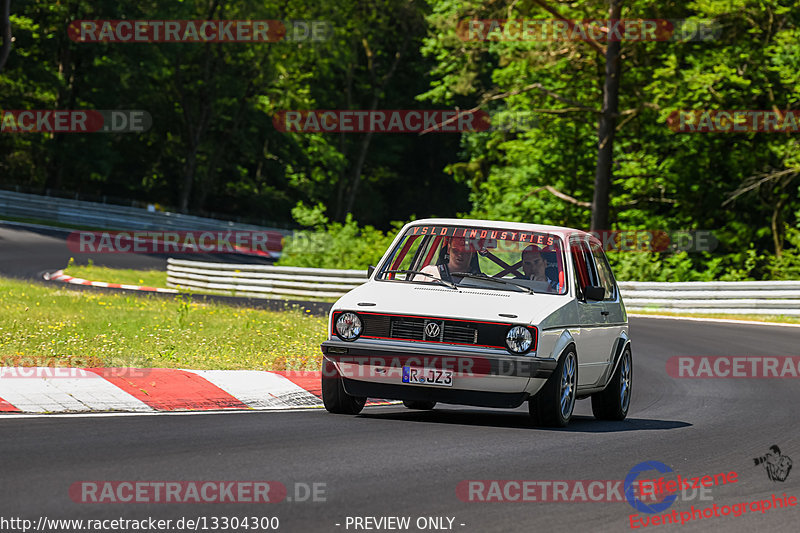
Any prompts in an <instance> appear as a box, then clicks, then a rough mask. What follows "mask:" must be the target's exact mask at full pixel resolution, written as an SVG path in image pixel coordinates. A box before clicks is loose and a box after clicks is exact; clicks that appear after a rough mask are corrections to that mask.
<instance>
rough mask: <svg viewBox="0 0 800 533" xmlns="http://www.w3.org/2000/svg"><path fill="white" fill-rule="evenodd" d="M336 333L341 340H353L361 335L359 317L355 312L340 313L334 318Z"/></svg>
mask: <svg viewBox="0 0 800 533" xmlns="http://www.w3.org/2000/svg"><path fill="white" fill-rule="evenodd" d="M336 334H337V335H338V336H339V338H340V339H342V340H343V341H354V340H356V339H357V338H358V336H359V335H361V319H360V318H358V315H357V314H355V313H342V314H341V315H339V318H337V319H336Z"/></svg>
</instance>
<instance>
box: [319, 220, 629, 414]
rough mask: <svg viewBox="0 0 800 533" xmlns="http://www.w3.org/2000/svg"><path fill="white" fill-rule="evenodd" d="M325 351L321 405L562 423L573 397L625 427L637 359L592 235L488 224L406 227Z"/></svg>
mask: <svg viewBox="0 0 800 533" xmlns="http://www.w3.org/2000/svg"><path fill="white" fill-rule="evenodd" d="M329 328H330V329H329V336H328V340H326V341H325V342H323V343H322V353H323V368H322V397H323V402H324V404H325V407H326V409H327V410H328V411H330V412H331V413H343V414H357V413H359V412H360V411H361V409H362V408H363V407H364V404H365V402H366V398H367V397H374V398H386V399H395V400H402V401H403V403H404V404H405V405H406V406H407V407H409V408H411V409H433V408H434V406H435V405H436V403H437V402H441V403H448V404H462V405H474V406H483V407H503V408H516V407H519V406H520V405H522V403H523V402H525V401H528V405H529V411H530V414H531V416H532V417H533V419H534V421H535V422H536V423H537V424H540V425H546V426H565V425H567V424H568V423H569V421H570V418H571V417H572V413H573V409H574V407H575V401H576V400H578V399H581V398H589V397H590V398H591V399H592V412H593V413H594V415H595V417H596V418H600V419H606V420H622V419H624V418H625V417H626V416H627V414H628V408H629V406H630V399H631V384H632V377H633V361H632V357H631V347H630V339H629V336H628V318H627V315H626V313H625V306H624V305H623V303H622V298H621V296H620V293H619V289H618V287H617V284H616V282H615V280H614V276H613V274H612V272H611V268H610V267H609V264H608V260H607V259H606V257H605V254H604V253H603V249H602V246H601V243H600V242H599V241H598V240H597V239H596V238H595V237H593V236H591V235H590V234H588V233H585V232H583V231H579V230H575V229H570V228H563V227H556V226H542V225H534V224H522V223H513V222H492V221H486V220H462V219H426V220H418V221H415V222H412V223H410V224H407V225H406V226H405V227H404V228H403V229H402V230H401V231H400V233H399V235H398V236H397V238H395V240H394V242H393V243H392V245H391V247H390V248H389V250H387V252H386V253H385V254H384V256H383V258H382V259H381V261H380V263H379V264H378V266H377V268H373V267H370V271H369V280H368V281H367V282H366V283H365V284H363V285H361V286H360V287H358V288H356V289H354V290H352V291H350V292H349V293H348V294H346V295H344V296H343V297H342V298H340V299H339V300H338V301H337V302H336V303H335V304H334V306H333V308H332V310H331V313H330V322H329Z"/></svg>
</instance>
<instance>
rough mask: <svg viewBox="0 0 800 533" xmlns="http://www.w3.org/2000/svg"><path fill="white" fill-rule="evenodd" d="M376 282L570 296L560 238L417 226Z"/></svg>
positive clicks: (399, 243)
mask: <svg viewBox="0 0 800 533" xmlns="http://www.w3.org/2000/svg"><path fill="white" fill-rule="evenodd" d="M376 279H378V280H384V281H394V282H411V283H438V284H440V285H447V286H449V287H451V288H457V287H461V288H464V287H471V288H483V289H491V290H501V291H515V292H527V293H530V292H537V293H547V294H565V293H566V292H567V287H566V282H565V279H566V274H565V272H564V254H563V248H562V241H561V238H560V237H559V236H558V235H555V234H552V233H545V232H536V231H520V230H510V229H497V228H482V227H473V226H451V225H441V226H440V225H429V226H412V227H410V228H408V229H407V230H406V232H405V233H404V234H403V236H402V238H401V239H400V240H399V241H398V243H397V245H396V246H395V247H394V248H393V249H392V251H391V253H390V255H389V257H388V259H387V260H386V261H385V262H384V263H383V264H382V265H381V270H380V272H378V274H377V277H376Z"/></svg>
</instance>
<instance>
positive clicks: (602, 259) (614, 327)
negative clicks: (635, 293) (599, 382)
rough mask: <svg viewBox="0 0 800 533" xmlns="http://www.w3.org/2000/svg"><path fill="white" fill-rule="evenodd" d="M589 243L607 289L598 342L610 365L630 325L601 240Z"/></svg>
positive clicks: (598, 272)
mask: <svg viewBox="0 0 800 533" xmlns="http://www.w3.org/2000/svg"><path fill="white" fill-rule="evenodd" d="M589 245H590V247H591V250H592V257H593V259H594V263H595V266H596V267H597V276H598V279H599V282H600V285H601V286H602V287H603V288H604V289H605V299H604V300H603V303H604V304H605V307H606V309H605V310H606V314H605V315H604V316H605V321H604V323H603V324H602V325H601V326H600V328H599V330H598V333H599V335H598V340H597V342H598V343H599V346H601V347H602V348H603V350H604V352H603V353H604V363H605V365H606V366H607V367H610V366H613V364H614V354H615V352H616V343H617V339H619V338H620V335H621V334H622V332H623V331H624V330H626V329H627V327H628V326H627V320H628V317H627V316H626V314H625V310H624V307H623V305H622V297H621V296H620V293H619V287H617V282H616V280H615V279H614V274H613V273H612V272H611V266H610V265H609V264H608V258H607V257H606V254H605V252H603V247H602V245H601V244H600V242H599V241H598V242H594V241H592V242H590V243H589ZM609 370H610V369H609ZM601 377H602V376H601Z"/></svg>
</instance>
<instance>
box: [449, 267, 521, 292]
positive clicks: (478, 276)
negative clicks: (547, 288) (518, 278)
mask: <svg viewBox="0 0 800 533" xmlns="http://www.w3.org/2000/svg"><path fill="white" fill-rule="evenodd" d="M450 275H451V276H461V277H462V278H472V279H481V280H486V281H494V282H497V283H502V284H504V285H512V286H514V287H516V288H518V289H522V290H523V291H525V292H527V293H528V294H534V292H533V289H531V288H530V287H525V286H524V285H519V284H517V283H514V282H513V281H509V280H507V279H500V278H493V277H491V276H487V275H486V274H473V273H472V272H450Z"/></svg>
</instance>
